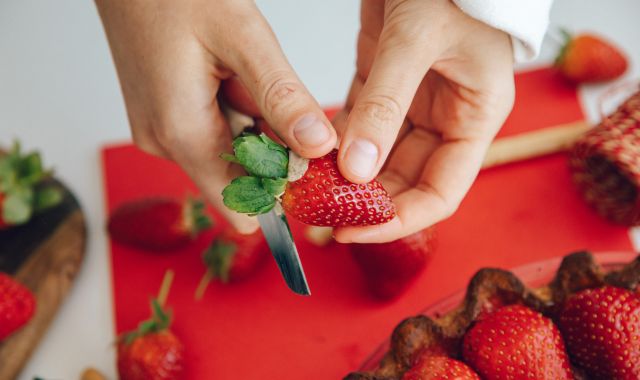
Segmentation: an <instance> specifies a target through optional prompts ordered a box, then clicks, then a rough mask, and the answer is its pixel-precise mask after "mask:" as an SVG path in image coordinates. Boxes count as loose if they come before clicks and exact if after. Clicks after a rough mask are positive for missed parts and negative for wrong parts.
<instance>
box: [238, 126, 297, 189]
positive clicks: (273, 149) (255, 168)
mask: <svg viewBox="0 0 640 380" xmlns="http://www.w3.org/2000/svg"><path fill="white" fill-rule="evenodd" d="M233 151H234V152H235V160H234V162H237V163H239V164H241V165H242V166H243V167H244V169H245V170H246V171H247V173H249V174H250V175H253V176H257V177H262V178H286V177H287V171H288V164H289V153H288V151H287V149H286V148H285V147H283V146H282V145H280V144H278V143H276V142H275V141H273V140H271V139H270V138H269V137H267V135H265V134H264V133H263V134H261V135H259V136H257V135H254V134H244V135H242V136H239V137H236V138H235V139H234V140H233ZM227 160H228V159H227Z"/></svg>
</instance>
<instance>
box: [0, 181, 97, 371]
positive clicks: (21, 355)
mask: <svg viewBox="0 0 640 380" xmlns="http://www.w3.org/2000/svg"><path fill="white" fill-rule="evenodd" d="M58 183H59V182H58ZM59 184H60V186H61V187H63V188H64V192H65V195H64V200H63V201H62V203H61V204H60V205H58V206H56V207H54V208H52V209H50V210H47V211H46V212H44V213H42V214H39V215H37V216H35V217H34V218H32V220H31V221H30V222H29V223H27V224H26V225H23V226H19V227H14V228H12V229H9V230H6V231H0V272H7V273H10V274H12V275H13V276H15V278H16V279H17V280H18V281H20V282H21V283H23V284H24V285H25V286H27V287H28V288H29V289H31V291H32V292H33V294H34V295H35V297H36V301H37V305H36V312H35V315H34V316H33V319H31V321H30V322H29V323H28V324H27V325H26V326H24V327H23V328H22V329H20V330H19V331H17V332H16V333H15V334H13V335H11V336H10V337H9V338H7V339H6V340H5V341H3V342H2V343H0V380H11V379H14V378H16V377H17V376H18V374H19V373H20V370H21V369H22V367H23V366H24V365H25V363H26V362H27V360H28V359H29V356H31V353H32V352H33V349H34V348H35V347H36V345H37V344H38V341H39V340H40V338H41V337H42V336H43V335H44V333H45V331H46V330H47V327H48V326H49V324H50V323H51V321H52V320H53V317H54V316H55V314H56V312H57V311H58V308H59V307H60V304H61V303H62V301H63V300H64V298H65V296H66V295H67V293H68V291H69V289H70V288H71V284H72V283H73V280H74V279H75V277H76V274H77V273H78V270H79V269H80V264H81V263H82V259H83V257H84V253H85V246H86V240H87V229H86V224H85V219H84V215H83V213H82V210H81V208H80V204H79V203H78V201H77V200H76V198H75V197H74V196H73V194H71V192H70V191H69V190H68V189H67V188H66V187H65V186H64V185H63V184H61V183H59Z"/></svg>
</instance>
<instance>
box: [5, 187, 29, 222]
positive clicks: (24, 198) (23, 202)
mask: <svg viewBox="0 0 640 380" xmlns="http://www.w3.org/2000/svg"><path fill="white" fill-rule="evenodd" d="M31 201H32V194H31V193H30V192H29V191H27V190H25V191H23V192H17V191H16V192H13V193H11V194H9V195H8V196H7V197H6V198H5V199H4V202H3V203H2V219H3V221H4V222H5V223H7V224H10V225H17V224H24V223H26V222H28V221H29V219H30V218H31V215H32V213H33V209H32V207H31Z"/></svg>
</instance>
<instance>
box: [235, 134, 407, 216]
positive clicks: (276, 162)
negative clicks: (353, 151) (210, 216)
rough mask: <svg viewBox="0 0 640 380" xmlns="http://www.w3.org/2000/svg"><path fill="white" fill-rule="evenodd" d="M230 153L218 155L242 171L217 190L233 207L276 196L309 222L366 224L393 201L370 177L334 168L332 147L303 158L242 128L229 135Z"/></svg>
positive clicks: (270, 203)
mask: <svg viewBox="0 0 640 380" xmlns="http://www.w3.org/2000/svg"><path fill="white" fill-rule="evenodd" d="M233 149H234V153H235V155H228V154H225V155H223V156H222V158H223V159H226V160H228V161H231V162H235V163H238V164H240V165H242V166H243V167H244V168H245V170H246V171H247V173H248V174H249V175H248V176H242V177H238V178H236V179H234V180H233V181H232V182H231V184H229V185H228V186H227V187H226V188H225V189H224V191H223V192H222V195H223V197H224V204H225V205H226V206H227V207H228V208H230V209H232V210H235V211H237V212H241V213H245V214H249V215H257V214H263V213H266V212H269V211H270V210H271V209H273V208H274V207H276V204H277V203H279V202H281V205H282V208H283V209H284V211H286V212H287V213H289V214H290V215H293V216H294V217H295V218H297V219H298V220H300V221H301V222H303V223H306V224H310V225H315V226H332V227H343V226H366V225H374V224H381V223H386V222H388V221H390V220H391V219H393V217H394V216H395V206H394V204H393V202H392V201H391V197H390V196H389V194H387V191H386V190H385V189H384V188H383V187H382V185H381V184H380V183H379V182H377V181H376V180H373V181H371V182H368V183H366V184H354V183H352V182H349V181H348V180H347V179H345V178H344V177H343V176H342V175H341V174H340V172H339V171H338V166H337V163H336V158H337V151H336V150H334V151H332V152H330V153H328V154H327V155H325V156H323V157H320V158H315V159H311V160H307V159H304V158H300V157H298V156H297V155H295V154H294V153H293V152H290V151H288V150H287V149H286V148H285V147H283V146H282V145H279V144H277V143H276V142H274V141H273V140H271V139H270V138H269V137H267V136H266V135H265V134H261V135H259V136H258V135H254V134H243V135H242V136H240V137H237V138H236V139H235V140H234V141H233Z"/></svg>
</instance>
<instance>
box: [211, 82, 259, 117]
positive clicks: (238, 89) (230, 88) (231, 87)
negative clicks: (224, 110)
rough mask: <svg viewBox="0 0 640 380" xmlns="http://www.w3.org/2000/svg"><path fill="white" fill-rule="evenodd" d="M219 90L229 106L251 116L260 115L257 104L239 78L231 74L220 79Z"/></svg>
mask: <svg viewBox="0 0 640 380" xmlns="http://www.w3.org/2000/svg"><path fill="white" fill-rule="evenodd" d="M220 92H222V96H223V98H224V100H225V101H226V102H228V103H229V105H230V106H231V108H233V109H235V110H237V111H239V112H242V113H243V114H245V115H249V116H252V117H262V114H261V113H260V109H259V108H258V105H257V104H256V102H255V101H254V100H253V98H252V97H251V94H250V93H249V90H247V88H246V87H245V86H244V85H243V84H242V82H241V81H240V78H238V77H237V76H233V77H231V78H229V79H226V80H224V81H222V85H221V86H220Z"/></svg>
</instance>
